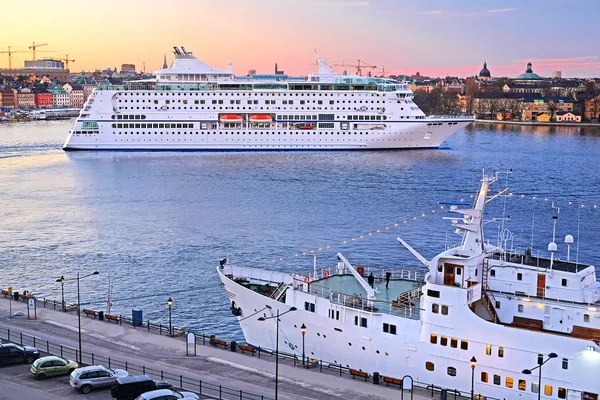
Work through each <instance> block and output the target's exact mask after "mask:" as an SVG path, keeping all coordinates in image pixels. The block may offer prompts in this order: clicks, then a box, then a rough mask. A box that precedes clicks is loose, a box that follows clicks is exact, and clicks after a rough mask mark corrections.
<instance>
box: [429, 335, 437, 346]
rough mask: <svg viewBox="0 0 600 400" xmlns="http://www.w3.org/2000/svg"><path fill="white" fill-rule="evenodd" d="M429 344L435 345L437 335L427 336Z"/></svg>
mask: <svg viewBox="0 0 600 400" xmlns="http://www.w3.org/2000/svg"><path fill="white" fill-rule="evenodd" d="M429 343H431V344H437V335H434V334H431V335H430V336H429Z"/></svg>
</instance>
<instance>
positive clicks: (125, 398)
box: [110, 375, 173, 400]
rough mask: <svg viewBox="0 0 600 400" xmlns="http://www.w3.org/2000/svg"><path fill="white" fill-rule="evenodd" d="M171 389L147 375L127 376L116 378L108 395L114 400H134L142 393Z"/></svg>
mask: <svg viewBox="0 0 600 400" xmlns="http://www.w3.org/2000/svg"><path fill="white" fill-rule="evenodd" d="M172 387H173V385H171V384H170V383H168V382H165V381H155V380H152V378H150V377H149V376H148V375H140V376H128V377H125V378H118V379H117V381H116V382H115V384H114V385H113V387H112V388H111V389H110V394H111V395H112V397H113V399H116V400H134V399H135V398H136V397H138V396H139V395H140V394H142V393H145V392H149V391H152V390H157V389H171V388H172Z"/></svg>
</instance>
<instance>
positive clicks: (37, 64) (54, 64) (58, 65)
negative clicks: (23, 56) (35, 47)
mask: <svg viewBox="0 0 600 400" xmlns="http://www.w3.org/2000/svg"><path fill="white" fill-rule="evenodd" d="M69 61H71V60H69ZM32 68H33V69H61V70H64V69H65V63H64V62H62V61H61V60H53V59H49V58H43V59H41V60H35V61H32V60H25V69H32Z"/></svg>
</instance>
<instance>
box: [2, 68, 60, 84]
mask: <svg viewBox="0 0 600 400" xmlns="http://www.w3.org/2000/svg"><path fill="white" fill-rule="evenodd" d="M0 76H3V77H17V76H38V77H39V76H47V77H50V78H54V79H56V80H58V81H59V82H68V81H69V70H68V69H64V70H61V69H42V68H13V69H0Z"/></svg>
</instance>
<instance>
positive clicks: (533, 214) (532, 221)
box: [529, 210, 535, 251]
mask: <svg viewBox="0 0 600 400" xmlns="http://www.w3.org/2000/svg"><path fill="white" fill-rule="evenodd" d="M534 224H535V210H533V212H532V213H531V246H529V248H530V249H531V251H533V225H534Z"/></svg>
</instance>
